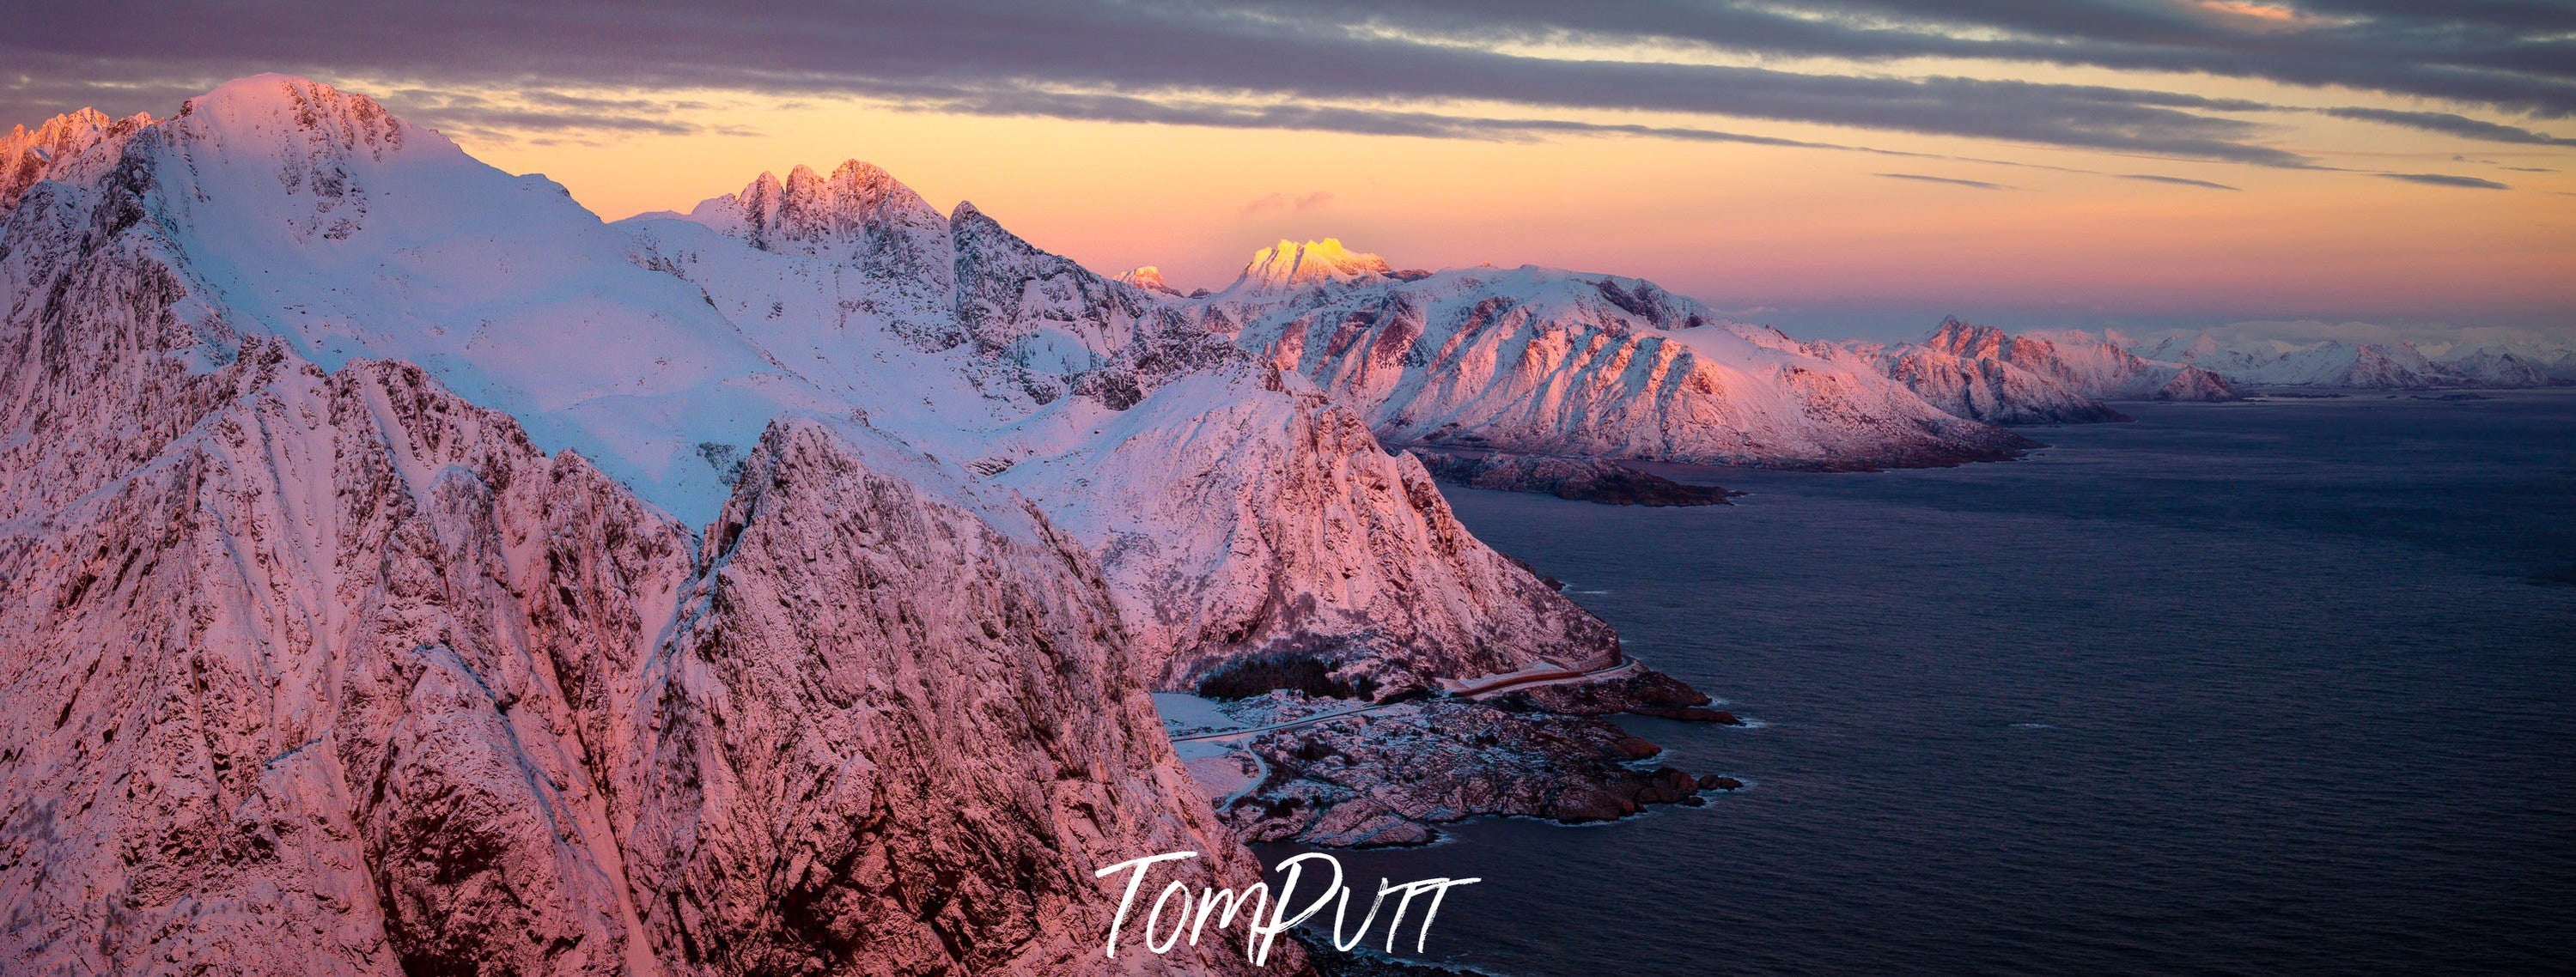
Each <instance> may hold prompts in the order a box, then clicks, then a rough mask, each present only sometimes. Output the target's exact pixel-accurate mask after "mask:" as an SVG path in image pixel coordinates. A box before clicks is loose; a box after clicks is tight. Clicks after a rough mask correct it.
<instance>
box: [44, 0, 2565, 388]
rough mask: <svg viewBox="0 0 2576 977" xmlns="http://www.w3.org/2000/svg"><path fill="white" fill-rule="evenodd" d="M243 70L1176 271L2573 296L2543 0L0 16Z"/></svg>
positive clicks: (2309, 299)
mask: <svg viewBox="0 0 2576 977" xmlns="http://www.w3.org/2000/svg"><path fill="white" fill-rule="evenodd" d="M2433 11H2439V13H2433ZM260 71H284V72H291V73H297V74H304V75H309V76H311V77H315V78H318V79H321V80H324V81H328V82H330V83H332V84H335V85H338V86H340V87H342V88H345V89H349V90H353V91H360V92H365V93H368V94H371V95H374V96H376V97H378V98H379V99H381V100H382V101H384V102H385V103H386V104H387V105H388V106H389V107H391V108H392V109H394V110H395V111H396V112H397V113H399V114H402V115H403V116H405V117H406V118H409V119H411V120H412V121H415V122H419V123H422V124H425V125H430V126H433V127H435V128H437V129H439V130H441V131H442V132H444V133H446V134H447V135H449V136H451V137H453V138H454V139H456V140H457V141H458V142H459V143H461V144H463V145H464V146H465V148H466V149H467V150H468V151H470V152H472V153H474V154H475V155H476V156H478V157H480V158H482V159H484V160H485V161H487V162H490V163H492V164H493V165H496V166H499V167H502V168H504V169H508V170H511V171H515V172H539V173H544V174H546V175H548V176H550V177H552V178H554V179H556V180H558V181H560V182H562V183H563V184H564V185H565V186H567V187H569V188H570V189H571V190H572V192H573V195H574V196H575V197H577V198H579V199H580V200H581V201H582V202H583V203H585V204H587V205H589V206H590V207H591V208H592V209H593V210H596V211H598V212H599V213H600V214H601V215H602V216H603V217H607V218H610V219H615V218H618V217H623V216H627V215H630V214H634V213H637V212H641V211H647V210H659V209H666V208H668V209H686V208H687V207H688V206H690V205H691V204H693V203H695V202H696V201H698V200H700V199H703V198H706V197H710V196H715V195H718V194H721V193H725V192H729V191H733V190H737V189H740V188H741V187H742V185H743V184H745V183H747V182H749V181H750V180H751V179H752V178H753V177H754V176H755V175H757V174H758V173H760V172H761V171H763V170H773V171H777V172H779V173H781V174H783V173H784V172H785V171H786V170H787V169H788V168H789V167H792V166H794V165H796V164H798V163H805V164H809V165H812V166H814V167H816V168H817V169H828V168H829V167H830V166H831V165H832V164H835V163H838V162H839V161H841V160H843V159H849V158H857V159H864V160H868V161H870V162H874V163H877V164H879V165H882V166H884V167H886V168H887V169H888V170H891V171H892V172H893V173H894V174H895V175H896V176H897V177H898V178H900V179H902V180H904V181H905V182H907V183H909V184H911V185H912V186H913V187H914V188H916V189H918V190H920V191H921V193H922V194H923V195H924V196H926V197H928V198H930V200H931V202H932V203H934V204H937V205H939V206H940V207H942V208H946V207H950V206H953V205H954V204H955V203H957V202H958V201H959V200H972V201H974V202H975V204H976V206H977V207H978V208H980V209H982V210H984V211H985V212H987V213H990V214H992V215H993V216H995V217H996V218H997V219H999V220H1001V221H1002V222H1003V223H1004V224H1005V225H1006V226H1009V227H1010V228H1012V229H1013V230H1015V231H1017V232H1019V233H1020V234H1021V235H1023V236H1025V237H1027V238H1029V239H1030V240H1031V241H1033V242H1034V243H1036V244H1038V245H1039V246H1041V247H1045V248H1048V249H1050V250H1054V251H1058V252H1061V253H1064V254H1067V255H1070V256H1072V257H1074V258H1076V259H1078V260H1081V261H1083V262H1084V263H1086V264H1088V265H1091V266H1092V267H1094V268H1096V269H1100V270H1103V271H1111V272H1114V271H1118V270H1122V269H1124V268H1127V267H1130V266H1134V265H1139V264H1155V265H1159V266H1161V267H1162V268H1163V270H1164V272H1165V275H1166V277H1167V278H1169V279H1170V280H1171V281H1172V282H1173V283H1174V284H1176V285H1179V286H1181V287H1183V288H1189V287H1193V286H1206V287H1212V288H1213V287H1223V286H1224V285H1225V284H1226V283H1227V282H1229V281H1231V280H1232V278H1233V276H1234V274H1235V272H1236V271H1237V270H1239V269H1240V268H1241V266H1242V264H1243V262H1244V260H1245V259H1246V257H1247V256H1248V255H1249V254H1250V253H1251V252H1252V251H1253V250H1254V249H1255V248H1257V247H1260V246H1262V245H1264V244H1267V243H1269V242H1270V241H1272V240H1275V239H1278V238H1283V237H1284V238H1297V239H1303V238H1309V237H1323V236H1326V235H1333V236H1338V237H1340V238H1342V239H1343V240H1344V241H1345V242H1347V243H1348V244H1350V246H1352V247H1354V248H1360V249H1365V250H1370V251H1376V252H1378V253H1381V254H1384V255H1386V256H1387V257H1388V258H1389V259H1390V260H1391V261H1393V262H1394V263H1395V264H1396V265H1397V266H1399V267H1422V268H1438V267H1444V266H1453V265H1473V264H1479V263H1493V264H1500V265H1518V264H1523V263H1537V264H1546V265H1556V266H1564V267H1571V268H1577V269H1583V270H1591V271H1611V272H1619V273H1624V274H1634V275H1640V276H1644V277H1647V278H1652V279H1655V280H1656V281H1658V282H1661V283H1663V284H1664V285H1666V286H1667V287H1669V288H1672V289H1674V290H1676V291H1680V292H1683V293H1686V294H1689V295H1693V296H1696V297H1698V298H1700V299H1702V300H1704V301H1707V302H1709V303H1710V304H1712V305H1714V306H1716V307H1717V308H1719V309H1721V310H1724V311H1726V312H1728V313H1729V314H1732V315H1735V316H1737V317H1739V318H1744V319H1749V320H1753V321H1760V322H1772V323H1776V324H1778V325H1780V326H1782V327H1783V328H1786V329H1788V330H1789V331H1791V332H1792V333H1797V334H1803V335H1817V336H1823V335H1860V336H1881V337H1893V336H1904V335H1912V334H1915V333H1919V332H1921V331H1923V330H1925V329H1927V328H1929V327H1930V326H1931V324H1932V323H1933V322H1935V321H1937V320H1938V319H1939V318H1940V317H1941V316H1942V315H1943V314H1946V313H1956V314H1960V315H1963V316H1967V317H1970V318H1975V319H1980V320H1983V321H1989V322H1993V323H1995V324H1999V325H2005V326H2010V327H2016V328H2035V327H2050V326H2084V327H2098V326H2120V327H2125V328H2130V329H2133V330H2154V329H2164V328H2200V327H2207V326H2216V325H2221V324H2225V323H2231V322H2240V321H2245V320H2301V319H2314V320H2322V321H2324V322H2328V323H2344V322H2347V321H2351V322H2356V323H2370V324H2375V325H2376V326H2378V327H2382V328H2387V329H2394V330H2396V331H2398V332H2400V333H2403V334H2408V335H2417V336H2439V335H2442V334H2445V333H2448V332H2454V331H2457V330H2460V329H2465V328H2470V327H2479V328H2482V329H2516V330H2539V331H2544V332H2548V333H2552V334H2563V333H2564V332H2565V331H2566V330H2567V329H2568V328H2569V327H2570V326H2571V324H2576V119H2572V118H2571V115H2576V4H2568V3H2559V2H2524V0H2462V2H2451V3H2441V4H2434V3H2414V2H2405V0H2305V2H2301V3H2297V4H2286V3H2256V2H2240V0H2063V2H2026V3H2014V2H2006V0H1835V2H1823V3H1804V4H1791V3H1764V2H1741V3H1728V2H1710V3H1697V4H1691V3H1647V2H1627V0H1610V2H1598V3H1554V2H1530V0H1509V2H1499V3H1474V2H1467V0H1399V2H1392V3H1339V2H1329V0H1327V2H1318V3H1310V4H1291V3H1269V2H1262V0H1208V2H1200V3H1184V4H1163V5H1144V4H1122V3H1114V2H1100V0H1073V2H1065V3H1030V4H1020V3H1011V2H982V0H978V2H968V3H949V4H940V5H937V6H936V7H935V8H929V7H906V6H885V5H866V4H860V5H825V4H796V5H789V6H783V7H773V6H770V5H742V6H741V7H740V8H739V9H733V10H728V9H725V8H724V7H722V6H699V7H696V8H693V9H691V10H688V11H661V10H650V9H644V8H639V7H630V6H628V5H620V4H601V3H571V4H549V5H545V6H544V9H543V10H542V11H531V10H521V9H518V8H517V5H489V6H486V5H477V4H435V3H411V4H399V5H384V6H377V5H371V4H363V3H359V4H350V3H337V4H330V5H327V6H315V7H311V8H299V7H298V6H297V5H259V6H257V7H255V8H227V9H222V10H208V9H200V8H199V7H198V6H196V5H180V4H162V3H148V2H147V3H115V2H111V3H93V4H87V5H51V4H48V5H35V4H18V5H11V6H10V8H9V9H8V10H6V11H5V12H0V127H5V126H7V125H10V124H13V123H17V124H26V125H30V126H32V125H34V124H36V123H38V122H41V121H43V120H44V119H45V118H46V117H48V116H51V115H54V114H56V113H59V112H63V111H67V110H70V109H74V108H78V107H81V106H84V105H91V106H96V107H98V108H100V109H103V110H106V111H109V112H111V113H115V114H119V115H122V114H127V113H132V112H137V111H149V112H152V113H153V114H155V115H156V116H158V115H163V114H166V113H168V112H171V111H173V110H174V109H175V108H176V107H177V105H178V103H179V102H180V101H181V100H182V99H184V98H185V97H187V96H188V95H191V94H195V93H198V92H200V91H203V90H204V89H206V88H209V87H212V86H213V85H214V84H215V83H217V82H220V81H222V80H224V79H226V78H229V77H234V76H238V75H244V74H251V73H256V72H260ZM2353 328H2364V327H2361V326H2354V327H2353Z"/></svg>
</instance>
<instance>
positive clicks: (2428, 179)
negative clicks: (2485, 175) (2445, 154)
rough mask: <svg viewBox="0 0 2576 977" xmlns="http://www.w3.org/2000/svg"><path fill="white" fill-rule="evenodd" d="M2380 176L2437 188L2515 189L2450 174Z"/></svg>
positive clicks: (2384, 174)
mask: <svg viewBox="0 0 2576 977" xmlns="http://www.w3.org/2000/svg"><path fill="white" fill-rule="evenodd" d="M2379 175H2380V176H2384V177H2387V178H2389V179H2391V180H2404V181H2406V182H2408V183H2422V184H2426V185H2428V186H2436V187H2467V188H2469V189H2473V190H2511V189H2513V188H2512V187H2510V186H2507V185H2505V184H2502V183H2497V182H2496V181H2494V180H2481V179H2479V178H2477V177H2474V176H2453V175H2451V174H2448V173H2381V174H2379Z"/></svg>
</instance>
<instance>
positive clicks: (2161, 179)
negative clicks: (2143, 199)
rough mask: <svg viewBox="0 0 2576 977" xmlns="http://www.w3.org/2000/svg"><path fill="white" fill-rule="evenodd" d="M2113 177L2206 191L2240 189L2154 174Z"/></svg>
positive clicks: (2121, 174)
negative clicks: (2198, 188)
mask: <svg viewBox="0 0 2576 977" xmlns="http://www.w3.org/2000/svg"><path fill="white" fill-rule="evenodd" d="M2113 175H2115V176H2118V177H2119V178H2120V179H2123V180H2145V181H2148V182H2150V183H2171V184H2174V185H2176V186H2185V187H2200V188H2202V189H2206V190H2236V189H2239V188H2237V187H2231V186H2228V185H2227V184H2224V183H2212V182H2210V181H2208V180H2194V179H2192V178H2190V177H2183V176H2159V175H2157V174H2154V173H2118V174H2113Z"/></svg>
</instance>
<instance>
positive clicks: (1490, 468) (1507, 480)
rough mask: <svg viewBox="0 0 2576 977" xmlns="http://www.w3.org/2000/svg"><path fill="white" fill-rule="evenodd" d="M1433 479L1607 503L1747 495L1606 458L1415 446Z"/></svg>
mask: <svg viewBox="0 0 2576 977" xmlns="http://www.w3.org/2000/svg"><path fill="white" fill-rule="evenodd" d="M1408 450H1410V451H1412V453H1413V456H1414V457H1415V458H1417V459H1420V460H1421V462H1422V467H1424V468H1425V469H1428V470H1429V471H1430V472H1431V477H1433V478H1436V479H1439V480H1441V481H1444V482H1449V483H1452V484H1456V485H1464V486H1466V487H1468V488H1480V489H1493V490H1497V491H1504V492H1537V493H1540V494H1543V495H1553V496H1556V497H1557V498H1560V499H1574V500H1577V501H1582V502H1598V503H1601V504H1603V505H1642V506H1691V505H1726V504H1728V503H1727V501H1726V500H1727V497H1729V496H1734V495H1742V494H1744V493H1741V492H1731V491H1728V490H1726V489H1725V488H1722V487H1719V486H1715V485H1688V484H1684V483H1682V482H1676V481H1673V480H1672V479H1669V478H1665V477H1664V476H1661V475H1657V474H1655V473H1653V472H1647V471H1640V470H1638V469H1636V468H1631V467H1628V466H1626V465H1622V464H1619V463H1618V462H1615V461H1609V460H1606V459H1601V458H1560V457H1554V456H1549V455H1515V454H1507V453H1503V452H1488V451H1478V450H1474V449H1461V448H1434V447H1414V448H1410V449H1408Z"/></svg>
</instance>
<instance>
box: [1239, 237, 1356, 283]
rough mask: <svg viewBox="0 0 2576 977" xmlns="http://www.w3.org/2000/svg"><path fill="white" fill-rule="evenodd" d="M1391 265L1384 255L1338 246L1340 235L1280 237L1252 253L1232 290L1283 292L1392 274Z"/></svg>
mask: <svg viewBox="0 0 2576 977" xmlns="http://www.w3.org/2000/svg"><path fill="white" fill-rule="evenodd" d="M1394 273H1395V266H1394V265H1391V264H1388V263H1387V260H1386V259H1385V258H1381V257H1378V256H1377V255H1373V254H1369V253H1368V252H1365V251H1353V250H1350V249H1349V248H1346V247H1343V246H1342V240H1341V239H1340V238H1333V237H1328V238H1325V239H1323V240H1321V241H1307V242H1305V243H1302V244H1301V243H1298V242H1295V241H1291V240H1288V239H1286V238H1281V239H1280V240H1279V243H1277V244H1273V245H1271V246H1269V247H1266V248H1263V249H1261V250H1259V251H1255V252H1253V253H1252V261H1251V263H1250V264H1247V265H1245V266H1244V269H1243V275H1242V276H1241V277H1239V278H1237V279H1235V283H1234V286H1233V288H1234V289H1249V290H1251V291H1254V292H1285V291H1293V290H1295V289H1299V288H1304V287H1306V286H1308V285H1320V284H1324V283H1327V282H1347V281H1355V280H1359V279H1365V278H1372V277H1378V276H1387V275H1393V274H1394Z"/></svg>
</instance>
